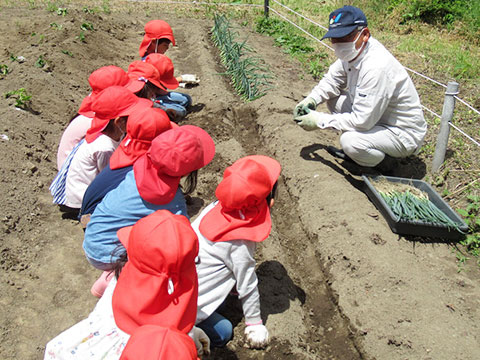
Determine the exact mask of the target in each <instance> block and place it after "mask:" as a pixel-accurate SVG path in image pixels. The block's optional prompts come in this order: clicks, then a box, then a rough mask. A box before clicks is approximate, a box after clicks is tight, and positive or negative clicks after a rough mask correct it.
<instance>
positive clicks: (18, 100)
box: [4, 88, 32, 109]
mask: <svg viewBox="0 0 480 360" xmlns="http://www.w3.org/2000/svg"><path fill="white" fill-rule="evenodd" d="M4 96H5V99H8V98H10V97H13V98H15V107H18V108H23V109H25V108H27V107H29V104H30V100H31V99H32V95H29V94H28V92H27V90H25V88H20V89H17V90H12V91H9V92H7V93H5V94H4Z"/></svg>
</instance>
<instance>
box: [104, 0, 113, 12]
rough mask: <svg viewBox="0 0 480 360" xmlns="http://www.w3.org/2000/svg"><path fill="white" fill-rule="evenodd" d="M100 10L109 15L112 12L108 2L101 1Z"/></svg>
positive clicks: (106, 0) (107, 0) (105, 0)
mask: <svg viewBox="0 0 480 360" xmlns="http://www.w3.org/2000/svg"><path fill="white" fill-rule="evenodd" d="M102 9H103V12H104V13H105V14H110V13H111V12H112V10H111V9H110V1H109V0H102Z"/></svg>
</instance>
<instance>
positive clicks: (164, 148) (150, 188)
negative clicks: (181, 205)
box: [133, 125, 215, 205]
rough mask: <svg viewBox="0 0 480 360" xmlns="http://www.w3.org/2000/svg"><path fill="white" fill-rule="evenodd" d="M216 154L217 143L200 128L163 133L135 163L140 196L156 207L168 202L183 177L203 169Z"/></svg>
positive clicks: (186, 126)
mask: <svg viewBox="0 0 480 360" xmlns="http://www.w3.org/2000/svg"><path fill="white" fill-rule="evenodd" d="M214 155H215V143H214V142H213V140H212V138H211V137H210V135H208V133H207V132H206V131H205V130H203V129H201V128H199V127H198V126H193V125H184V126H180V127H178V128H174V129H172V130H167V131H165V132H163V133H161V134H160V135H158V136H157V137H156V138H155V139H154V140H153V141H152V145H151V146H150V149H148V151H147V152H146V153H145V155H143V156H141V157H140V158H139V159H138V160H137V161H136V162H135V164H133V172H134V175H135V182H136V184H137V189H138V192H139V193H140V196H141V197H142V199H144V200H146V201H148V202H150V203H153V204H157V205H161V204H167V203H169V202H170V201H171V200H172V199H173V198H174V196H175V193H176V191H177V188H178V184H179V183H180V179H181V177H182V176H185V175H188V174H189V173H191V172H192V171H194V170H198V169H200V168H202V167H204V166H205V165H207V164H208V163H209V162H210V161H212V159H213V157H214Z"/></svg>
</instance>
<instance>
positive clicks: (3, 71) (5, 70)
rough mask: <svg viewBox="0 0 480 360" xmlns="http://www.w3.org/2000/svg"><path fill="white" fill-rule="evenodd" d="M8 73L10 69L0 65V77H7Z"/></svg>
mask: <svg viewBox="0 0 480 360" xmlns="http://www.w3.org/2000/svg"><path fill="white" fill-rule="evenodd" d="M9 72H10V69H9V68H8V65H6V64H0V75H3V76H5V75H7V74H8V73H9Z"/></svg>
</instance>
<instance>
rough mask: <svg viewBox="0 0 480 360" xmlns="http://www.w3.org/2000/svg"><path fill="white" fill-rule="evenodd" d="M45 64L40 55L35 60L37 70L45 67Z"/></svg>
mask: <svg viewBox="0 0 480 360" xmlns="http://www.w3.org/2000/svg"><path fill="white" fill-rule="evenodd" d="M46 63H47V62H46V61H45V59H44V58H43V56H42V55H40V56H39V57H38V59H37V61H35V66H36V67H38V68H43V67H44V66H45V64H46Z"/></svg>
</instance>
